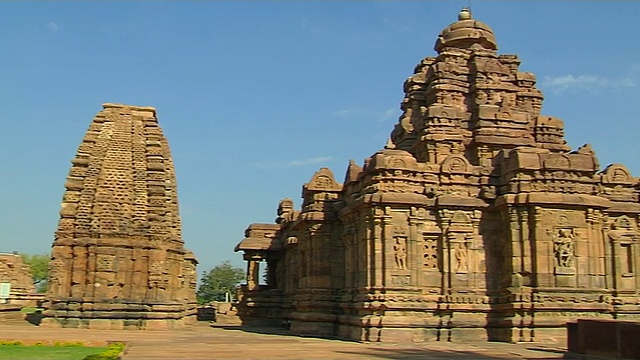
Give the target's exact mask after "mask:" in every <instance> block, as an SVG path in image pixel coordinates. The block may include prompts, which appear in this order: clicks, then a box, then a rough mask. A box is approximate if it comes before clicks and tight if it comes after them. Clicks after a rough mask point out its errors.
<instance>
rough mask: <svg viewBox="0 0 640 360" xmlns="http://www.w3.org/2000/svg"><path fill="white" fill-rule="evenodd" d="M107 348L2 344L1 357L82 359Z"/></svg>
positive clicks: (57, 359)
mask: <svg viewBox="0 0 640 360" xmlns="http://www.w3.org/2000/svg"><path fill="white" fill-rule="evenodd" d="M107 350H109V348H107V347H86V346H50V345H37V344H36V345H32V346H26V345H0V359H1V360H15V359H38V360H82V359H84V358H86V357H88V356H92V355H97V354H101V353H103V352H106V351H107ZM96 359H108V358H96ZM114 359H115V357H114Z"/></svg>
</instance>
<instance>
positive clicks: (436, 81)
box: [236, 10, 640, 341]
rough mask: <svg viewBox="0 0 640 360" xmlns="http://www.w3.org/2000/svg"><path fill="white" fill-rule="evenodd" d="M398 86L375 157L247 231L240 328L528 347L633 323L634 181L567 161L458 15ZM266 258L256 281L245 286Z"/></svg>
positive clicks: (558, 139) (525, 87)
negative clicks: (580, 327) (277, 324)
mask: <svg viewBox="0 0 640 360" xmlns="http://www.w3.org/2000/svg"><path fill="white" fill-rule="evenodd" d="M435 51H436V52H437V56H435V57H427V58H425V59H423V60H422V61H421V62H420V63H419V64H418V65H417V66H416V68H415V71H414V74H413V75H412V76H411V77H409V79H408V80H407V81H406V82H405V84H404V91H405V98H404V100H403V101H402V105H401V108H402V110H403V115H402V116H401V118H400V119H399V122H398V124H397V125H396V126H395V128H394V129H393V131H392V133H391V138H390V141H389V142H388V144H387V146H385V148H384V149H382V150H380V151H378V152H377V153H375V154H374V155H373V156H371V157H370V158H368V159H366V160H365V161H364V166H362V167H361V166H358V165H356V164H355V163H354V162H351V163H350V164H349V166H348V167H347V171H346V176H345V179H344V183H342V184H339V183H338V182H337V181H336V180H335V177H334V175H333V174H332V172H331V171H330V170H329V169H326V168H323V169H320V171H318V172H316V173H315V174H314V175H313V176H312V177H311V180H310V181H309V182H308V183H307V184H305V185H304V186H303V190H302V197H303V202H302V208H301V210H294V209H293V202H292V201H291V200H290V199H285V200H283V201H282V202H281V203H280V206H279V208H278V218H277V220H276V224H272V225H266V224H253V225H251V226H250V227H249V228H248V229H247V233H246V239H244V240H243V241H242V242H241V243H240V244H239V245H238V246H237V247H236V251H243V252H244V256H245V260H247V261H248V262H249V266H248V278H249V282H248V284H247V285H246V286H244V287H243V288H242V293H241V303H240V306H239V308H240V315H241V316H242V317H243V318H244V319H246V320H249V319H272V320H276V321H284V322H285V323H287V324H290V327H291V330H292V331H293V332H296V333H307V334H318V335H331V336H338V337H341V338H345V339H355V340H365V341H367V340H368V341H387V340H391V341H396V340H399V341H407V340H408V341H422V340H439V341H455V340H456V339H460V338H464V337H469V336H470V337H473V338H475V339H478V338H485V339H490V340H511V341H518V340H527V341H528V340H533V339H538V340H539V339H541V338H544V337H545V336H550V335H554V334H560V335H562V334H564V330H563V327H564V326H565V324H566V322H567V321H569V320H575V319H576V318H584V317H595V318H618V319H638V318H640V296H639V294H638V288H640V247H639V241H640V231H639V230H638V226H639V214H640V202H639V196H640V182H639V178H636V177H632V176H631V175H630V174H629V171H628V170H627V169H626V168H625V167H624V166H623V165H619V164H613V165H609V166H607V167H606V168H604V170H600V166H599V164H598V160H597V159H596V156H595V154H594V152H593V151H592V149H591V148H590V147H589V145H584V146H582V147H580V148H578V149H577V150H571V149H570V148H569V146H568V145H567V144H566V142H565V139H564V129H563V122H562V121H561V120H560V119H557V118H554V117H550V116H544V115H541V114H540V109H541V105H542V100H543V96H542V93H541V92H540V91H539V90H538V89H537V88H536V86H535V84H536V78H535V76H534V75H533V74H531V73H526V72H520V71H519V70H518V67H519V65H520V60H519V59H518V57H517V56H515V55H500V54H498V53H497V42H496V39H495V37H494V34H493V32H492V30H491V29H490V28H489V27H488V26H487V25H485V24H483V23H482V22H479V21H476V20H473V19H472V18H471V14H470V13H469V11H467V10H463V11H462V12H461V13H460V15H459V21H457V22H455V23H453V24H451V25H449V26H448V27H446V28H445V29H444V30H443V31H442V33H441V34H440V36H439V37H438V39H437V41H436V44H435ZM262 261H266V263H267V267H268V276H267V277H268V282H267V285H266V286H265V285H261V286H258V285H256V282H257V275H256V271H257V268H258V264H259V263H260V262H262Z"/></svg>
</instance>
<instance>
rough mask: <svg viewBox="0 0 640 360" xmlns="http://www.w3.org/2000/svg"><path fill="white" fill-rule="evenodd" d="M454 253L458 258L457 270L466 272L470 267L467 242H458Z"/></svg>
mask: <svg viewBox="0 0 640 360" xmlns="http://www.w3.org/2000/svg"><path fill="white" fill-rule="evenodd" d="M454 254H455V259H456V266H455V272H457V273H461V272H466V271H467V267H468V262H467V261H468V260H467V258H468V256H467V255H468V254H467V244H465V243H457V244H456V247H455V252H454Z"/></svg>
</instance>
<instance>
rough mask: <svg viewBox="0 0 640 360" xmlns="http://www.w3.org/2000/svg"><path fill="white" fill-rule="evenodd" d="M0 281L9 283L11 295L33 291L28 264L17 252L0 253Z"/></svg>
mask: <svg viewBox="0 0 640 360" xmlns="http://www.w3.org/2000/svg"><path fill="white" fill-rule="evenodd" d="M0 283H10V284H11V296H12V297H13V296H16V295H26V294H31V293H33V292H34V291H35V288H34V285H33V278H32V277H31V270H30V269H29V266H28V265H27V264H25V263H24V261H22V256H20V255H18V254H8V253H0Z"/></svg>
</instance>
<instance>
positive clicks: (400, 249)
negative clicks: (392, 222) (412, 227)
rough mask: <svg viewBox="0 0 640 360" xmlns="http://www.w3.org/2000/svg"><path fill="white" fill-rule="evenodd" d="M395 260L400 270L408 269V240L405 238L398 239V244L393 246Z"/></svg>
mask: <svg viewBox="0 0 640 360" xmlns="http://www.w3.org/2000/svg"><path fill="white" fill-rule="evenodd" d="M393 251H394V258H395V260H396V267H397V268H398V269H402V270H404V269H406V268H407V239H406V238H404V237H397V238H396V243H395V244H394V245H393Z"/></svg>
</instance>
